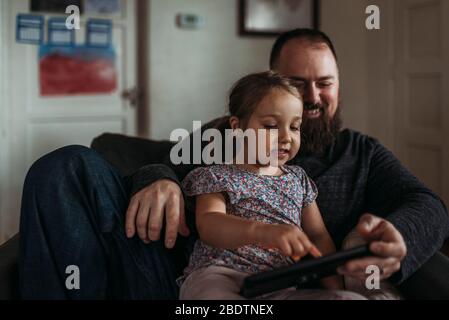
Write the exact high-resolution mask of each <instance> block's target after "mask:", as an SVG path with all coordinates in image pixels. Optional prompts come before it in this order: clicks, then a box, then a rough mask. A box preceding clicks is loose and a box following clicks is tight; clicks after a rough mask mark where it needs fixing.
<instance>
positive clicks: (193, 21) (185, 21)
mask: <svg viewBox="0 0 449 320" xmlns="http://www.w3.org/2000/svg"><path fill="white" fill-rule="evenodd" d="M176 25H177V26H178V27H179V28H181V29H202V28H203V27H204V25H205V20H204V18H203V17H201V16H199V15H197V14H190V13H180V14H178V15H177V16H176Z"/></svg>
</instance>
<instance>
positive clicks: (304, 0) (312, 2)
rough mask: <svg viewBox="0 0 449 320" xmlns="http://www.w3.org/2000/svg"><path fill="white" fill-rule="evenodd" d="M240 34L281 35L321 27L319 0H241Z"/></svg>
mask: <svg viewBox="0 0 449 320" xmlns="http://www.w3.org/2000/svg"><path fill="white" fill-rule="evenodd" d="M239 11H240V12H239V19H240V34H241V35H255V36H277V35H279V34H281V33H283V32H285V31H288V30H292V29H296V28H319V0H239Z"/></svg>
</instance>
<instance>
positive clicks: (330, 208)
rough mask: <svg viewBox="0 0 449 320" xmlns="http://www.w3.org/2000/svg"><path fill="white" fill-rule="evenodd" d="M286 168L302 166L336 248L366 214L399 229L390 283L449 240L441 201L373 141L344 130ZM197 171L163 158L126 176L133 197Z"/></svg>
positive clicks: (447, 218)
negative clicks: (321, 151)
mask: <svg viewBox="0 0 449 320" xmlns="http://www.w3.org/2000/svg"><path fill="white" fill-rule="evenodd" d="M206 127H207V125H206V126H205V128H206ZM205 128H203V129H205ZM289 164H293V165H299V166H301V167H302V168H303V169H304V170H305V171H306V172H307V173H308V175H309V176H310V177H311V178H312V179H313V180H314V181H315V183H316V185H317V187H318V192H319V195H318V199H317V203H318V206H319V208H320V210H321V213H322V215H323V219H324V222H325V224H326V227H327V228H328V230H329V233H330V234H331V236H332V239H333V240H334V242H335V245H336V246H337V248H339V247H340V246H341V244H342V241H343V239H344V238H345V237H346V235H347V234H348V233H349V232H350V231H351V230H352V229H353V228H354V227H355V226H356V224H357V222H358V220H359V218H360V216H361V215H362V214H364V213H367V212H368V213H373V214H375V215H378V216H380V217H384V218H386V219H387V220H388V221H390V222H391V223H392V224H393V225H394V226H395V227H396V228H397V229H398V230H399V232H400V233H401V234H402V236H403V237H404V240H405V242H406V245H407V256H406V258H405V259H404V261H403V262H402V267H401V270H400V271H399V272H397V273H396V274H394V275H393V277H392V278H391V279H390V280H391V281H392V282H393V283H395V284H399V283H401V282H403V281H404V280H405V279H407V278H408V277H409V276H410V275H412V274H413V273H414V272H415V271H416V270H417V269H418V268H419V267H420V266H421V265H422V264H424V263H425V262H426V261H427V260H428V259H429V258H430V257H431V256H433V255H434V254H435V253H436V252H437V251H438V250H439V249H440V248H441V247H442V245H443V242H444V240H445V239H446V238H447V237H448V236H449V215H448V212H447V209H446V207H445V205H444V203H443V202H442V200H441V199H440V198H439V197H438V196H437V195H436V194H435V193H433V192H432V191H431V190H429V189H428V188H427V187H426V186H425V185H424V184H423V183H421V182H420V181H419V180H418V179H417V178H415V177H414V176H413V175H412V174H411V173H410V172H409V171H408V170H407V169H406V168H405V167H404V166H403V165H402V164H401V163H400V162H399V160H397V159H396V157H395V156H394V155H393V154H392V153H391V152H390V151H388V150H387V149H386V148H385V147H383V146H382V145H381V144H380V143H379V142H378V141H377V140H375V139H373V138H370V137H368V136H366V135H363V134H361V133H358V132H355V131H352V130H343V131H341V133H340V134H339V136H338V138H337V139H336V141H335V143H334V144H333V145H332V146H331V148H330V149H329V150H328V152H327V153H326V156H325V157H323V158H318V157H312V156H307V157H305V156H301V155H300V154H299V155H297V156H296V158H294V159H293V160H291V161H290V163H289ZM196 167H198V165H177V166H175V165H173V164H171V162H170V161H169V158H168V157H167V160H166V161H165V163H164V164H160V165H148V166H145V167H143V168H141V169H140V170H139V171H137V172H136V173H135V174H133V175H132V176H131V177H130V178H131V183H132V194H134V193H136V192H138V191H139V190H141V189H142V188H144V187H146V186H148V185H149V184H151V183H152V182H154V181H156V180H159V179H163V178H168V179H171V180H173V181H175V182H177V183H178V184H179V181H182V179H184V177H185V176H186V175H187V174H188V173H189V172H190V171H191V170H193V169H194V168H196Z"/></svg>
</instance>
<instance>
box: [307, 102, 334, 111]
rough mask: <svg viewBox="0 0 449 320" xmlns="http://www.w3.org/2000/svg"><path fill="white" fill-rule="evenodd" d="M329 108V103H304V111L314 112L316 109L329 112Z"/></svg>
mask: <svg viewBox="0 0 449 320" xmlns="http://www.w3.org/2000/svg"><path fill="white" fill-rule="evenodd" d="M328 107H329V104H327V103H310V102H304V110H307V111H312V110H316V109H323V110H327V108H328Z"/></svg>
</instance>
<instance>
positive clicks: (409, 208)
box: [387, 193, 449, 283]
mask: <svg viewBox="0 0 449 320" xmlns="http://www.w3.org/2000/svg"><path fill="white" fill-rule="evenodd" d="M387 220H388V221H390V222H391V223H392V224H393V225H394V226H395V227H396V229H397V230H398V231H399V232H400V233H401V235H402V237H403V238H404V241H405V243H406V246H407V255H406V257H405V259H404V260H403V261H402V264H401V270H400V271H399V272H397V273H396V274H395V275H394V276H393V277H392V279H391V280H392V281H393V282H394V283H401V282H402V281H404V280H405V279H407V278H408V277H409V276H410V275H412V274H413V273H414V272H415V271H416V270H418V269H419V268H420V267H421V266H422V265H423V264H424V263H425V262H426V261H427V260H428V259H429V258H431V257H432V256H433V255H434V254H435V253H436V252H438V250H439V249H440V248H441V247H442V245H443V243H444V241H445V239H446V238H447V236H448V234H449V215H448V213H447V210H446V207H445V206H444V204H443V203H442V201H441V200H440V199H439V198H438V197H437V196H435V195H433V194H427V193H419V194H408V195H407V197H406V198H405V199H404V204H403V205H402V206H401V207H400V208H398V209H397V210H396V211H395V212H394V213H392V214H390V215H388V216H387Z"/></svg>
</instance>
